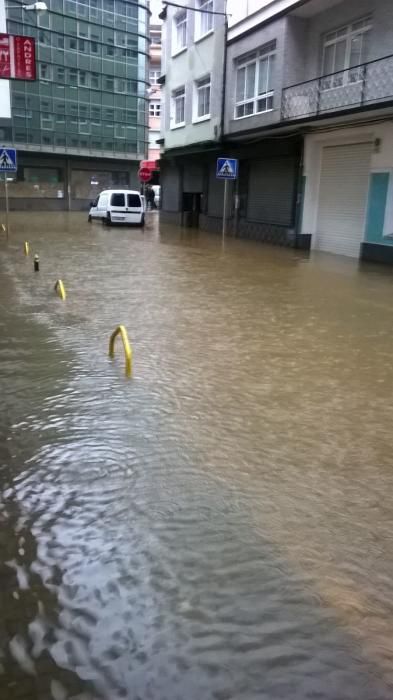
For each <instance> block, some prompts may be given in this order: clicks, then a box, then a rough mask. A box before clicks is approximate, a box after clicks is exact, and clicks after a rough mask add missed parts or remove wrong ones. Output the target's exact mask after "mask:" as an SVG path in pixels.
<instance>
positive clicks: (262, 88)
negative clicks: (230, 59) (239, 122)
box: [235, 41, 276, 119]
mask: <svg viewBox="0 0 393 700" xmlns="http://www.w3.org/2000/svg"><path fill="white" fill-rule="evenodd" d="M275 50H276V42H275V41H272V42H271V43H270V44H266V46H263V47H262V48H261V49H260V50H259V51H254V52H253V53H251V54H248V55H247V56H244V57H243V58H241V59H239V60H238V62H237V71H236V105H235V119H240V118H241V117H249V116H251V115H252V114H260V113H261V112H268V111H269V110H271V109H273V98H274V88H273V83H274V66H275V58H276V57H275Z"/></svg>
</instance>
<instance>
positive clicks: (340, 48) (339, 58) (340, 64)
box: [334, 41, 347, 72]
mask: <svg viewBox="0 0 393 700" xmlns="http://www.w3.org/2000/svg"><path fill="white" fill-rule="evenodd" d="M346 50H347V43H346V41H338V42H337V44H336V54H335V58H334V72H336V71H340V70H344V69H345V54H346Z"/></svg>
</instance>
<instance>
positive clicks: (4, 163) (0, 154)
mask: <svg viewBox="0 0 393 700" xmlns="http://www.w3.org/2000/svg"><path fill="white" fill-rule="evenodd" d="M16 170H17V161H16V150H15V148H0V172H2V173H14V172H15V171H16Z"/></svg>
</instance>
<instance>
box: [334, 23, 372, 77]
mask: <svg viewBox="0 0 393 700" xmlns="http://www.w3.org/2000/svg"><path fill="white" fill-rule="evenodd" d="M370 31H371V17H366V18H364V19H362V20H359V21H358V22H354V24H350V25H348V26H347V27H343V28H342V29H338V30H337V31H335V32H330V34H327V35H326V36H325V38H324V42H323V66H322V72H323V75H324V76H327V77H326V78H324V79H323V81H322V89H323V90H329V89H330V88H336V87H341V86H342V85H346V84H348V83H356V82H357V81H358V80H361V79H362V77H363V67H362V66H360V64H361V63H365V62H366V61H367V58H368V43H369V37H370ZM332 73H334V74H335V75H332Z"/></svg>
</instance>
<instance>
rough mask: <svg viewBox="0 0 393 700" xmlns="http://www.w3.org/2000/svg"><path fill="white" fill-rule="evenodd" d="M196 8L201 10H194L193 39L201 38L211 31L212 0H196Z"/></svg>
mask: <svg viewBox="0 0 393 700" xmlns="http://www.w3.org/2000/svg"><path fill="white" fill-rule="evenodd" d="M195 7H196V8H198V9H199V10H203V11H202V12H195V39H201V38H202V37H203V36H205V34H209V32H212V31H213V14H212V13H213V12H214V2H213V0H197V1H196V5H195Z"/></svg>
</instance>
